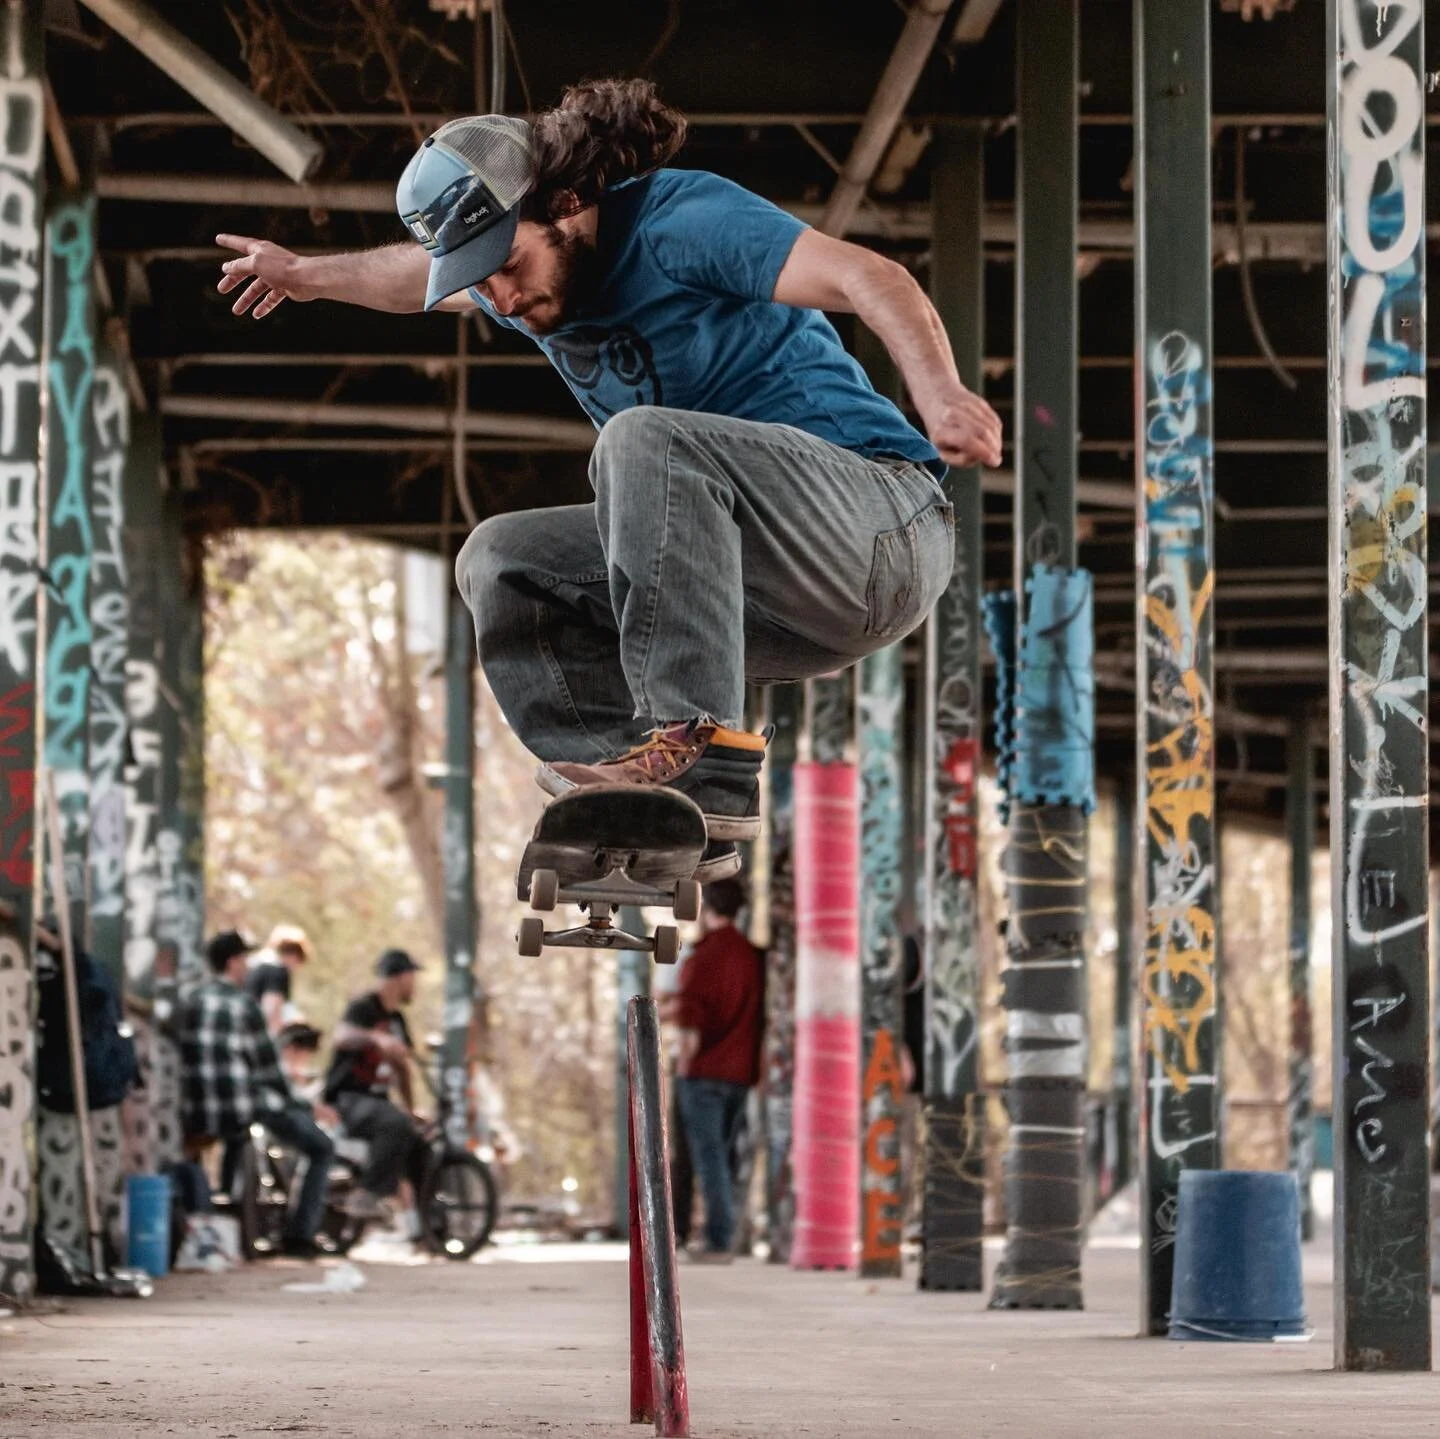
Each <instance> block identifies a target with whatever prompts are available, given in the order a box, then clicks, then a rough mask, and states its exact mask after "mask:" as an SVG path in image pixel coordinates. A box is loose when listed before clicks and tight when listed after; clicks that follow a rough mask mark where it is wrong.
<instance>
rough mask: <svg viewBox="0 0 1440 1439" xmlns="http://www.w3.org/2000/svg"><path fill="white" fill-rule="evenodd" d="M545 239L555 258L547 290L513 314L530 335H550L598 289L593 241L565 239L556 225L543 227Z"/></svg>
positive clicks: (595, 251)
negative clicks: (553, 269)
mask: <svg viewBox="0 0 1440 1439" xmlns="http://www.w3.org/2000/svg"><path fill="white" fill-rule="evenodd" d="M545 239H546V242H547V243H548V244H549V246H550V252H551V254H552V255H553V256H554V258H555V271H554V274H553V275H552V276H551V279H550V288H549V290H548V291H547V292H546V293H545V294H543V295H539V296H537V297H536V298H535V299H533V300H531V301H529V302H528V303H527V304H526V305H525V307H524V308H523V309H521V310H517V311H516V312H515V313H516V316H517V317H518V318H519V319H520V320H521V321H523V323H524V325H525V327H526V328H527V329H528V330H529V331H530V332H531V334H534V335H549V334H553V333H554V331H556V330H558V329H559V328H560V327H561V326H562V325H564V324H566V323H567V322H568V321H569V320H570V319H571V318H572V316H573V315H574V313H575V311H576V310H577V309H578V308H579V307H580V306H582V305H583V304H584V303H585V302H586V301H587V300H588V299H590V298H591V296H593V295H594V294H595V292H596V290H598V289H599V287H600V278H601V276H600V256H599V253H598V252H597V250H596V248H595V242H594V241H593V240H587V239H585V238H584V237H583V236H581V235H566V234H565V233H564V232H563V231H562V230H561V229H560V227H559V226H558V225H547V226H546V227H545Z"/></svg>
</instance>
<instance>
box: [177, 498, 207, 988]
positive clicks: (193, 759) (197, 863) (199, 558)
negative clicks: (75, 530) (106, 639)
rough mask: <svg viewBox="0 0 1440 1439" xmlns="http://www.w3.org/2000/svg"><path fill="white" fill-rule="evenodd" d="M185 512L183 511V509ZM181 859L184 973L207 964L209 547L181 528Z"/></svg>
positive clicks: (193, 975) (188, 975) (188, 977)
mask: <svg viewBox="0 0 1440 1439" xmlns="http://www.w3.org/2000/svg"><path fill="white" fill-rule="evenodd" d="M182 513H183V512H182ZM180 585H181V589H180V612H179V617H178V635H177V638H178V642H179V647H180V653H179V655H178V663H179V687H178V695H179V700H180V774H179V781H180V790H179V794H178V796H177V798H178V802H179V831H180V864H179V883H178V889H177V898H178V900H179V908H178V911H177V914H176V926H177V928H176V934H177V939H178V943H179V962H180V978H181V981H182V982H183V983H185V984H189V983H191V982H193V981H194V980H196V979H198V978H199V977H200V975H201V974H202V973H203V970H204V956H203V946H204V942H205V934H204V930H205V549H204V544H203V542H202V541H201V540H200V539H199V538H198V537H196V536H191V535H186V534H183V532H182V537H181V547H180Z"/></svg>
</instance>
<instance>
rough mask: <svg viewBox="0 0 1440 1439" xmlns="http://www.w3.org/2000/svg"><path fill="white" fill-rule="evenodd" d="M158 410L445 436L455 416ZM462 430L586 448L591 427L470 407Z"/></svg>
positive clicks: (253, 401)
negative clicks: (494, 412)
mask: <svg viewBox="0 0 1440 1439" xmlns="http://www.w3.org/2000/svg"><path fill="white" fill-rule="evenodd" d="M160 412H161V414H165V415H174V416H175V417H176V418H183V419H191V420H248V421H251V422H259V423H262V424H263V423H271V424H277V425H278V424H285V425H327V426H329V425H334V426H337V427H347V426H353V427H356V428H362V429H363V428H370V429H384V430H405V431H409V432H410V433H413V434H421V435H449V434H452V433H453V432H454V430H455V427H456V423H457V417H456V415H455V413H454V412H453V411H451V410H446V409H441V408H440V407H439V406H423V405H330V404H325V403H323V402H320V401H314V400H272V399H268V398H264V397H250V398H242V397H239V396H234V395H166V396H165V398H164V399H163V400H162V401H161V402H160ZM463 429H464V433H465V434H467V435H476V436H481V437H490V438H501V439H508V440H538V441H541V442H544V443H551V444H555V445H559V444H564V445H565V446H566V447H567V448H569V449H572V450H589V449H590V448H591V447H592V446H593V445H594V444H595V427H594V426H593V425H592V424H590V423H589V421H588V420H562V419H551V418H550V417H549V416H546V415H500V414H492V413H485V412H480V411H471V412H470V413H469V414H467V415H466V416H465V417H464V423H463Z"/></svg>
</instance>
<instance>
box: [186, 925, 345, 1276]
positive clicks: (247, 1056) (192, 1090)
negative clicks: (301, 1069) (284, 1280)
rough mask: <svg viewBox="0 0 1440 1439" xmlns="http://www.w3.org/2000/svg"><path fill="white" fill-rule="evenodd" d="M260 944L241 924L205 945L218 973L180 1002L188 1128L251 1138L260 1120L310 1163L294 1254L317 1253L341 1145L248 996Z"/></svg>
mask: <svg viewBox="0 0 1440 1439" xmlns="http://www.w3.org/2000/svg"><path fill="white" fill-rule="evenodd" d="M253 949H254V946H253V945H252V944H249V943H247V942H246V940H245V939H243V938H242V937H241V936H240V935H239V934H237V933H236V932H235V931H234V930H233V929H232V930H227V931H225V932H224V933H223V934H217V935H216V936H215V937H214V938H213V939H212V940H211V941H210V942H209V943H208V944H207V945H206V946H205V958H206V961H207V962H208V964H209V966H210V973H211V978H210V979H209V980H208V981H207V982H206V983H204V984H201V985H198V986H197V987H196V988H195V989H194V990H193V991H192V992H191V993H190V994H189V995H188V996H187V997H186V998H185V1000H184V1002H183V1003H182V1004H181V1007H180V1020H179V1033H180V1064H181V1080H180V1084H181V1111H182V1113H181V1118H182V1122H183V1124H184V1128H185V1132H186V1133H187V1134H191V1135H203V1136H208V1137H211V1138H215V1139H222V1140H227V1141H228V1140H232V1139H238V1138H241V1137H243V1136H244V1135H245V1134H246V1133H247V1131H248V1130H249V1128H250V1126H251V1125H252V1124H254V1123H256V1122H257V1121H258V1122H259V1123H260V1124H262V1125H264V1127H265V1129H266V1130H267V1131H268V1132H269V1133H270V1134H271V1135H273V1136H274V1137H275V1138H276V1139H278V1140H279V1141H280V1142H281V1143H282V1144H288V1145H290V1146H291V1147H293V1148H294V1149H297V1150H298V1151H299V1152H300V1153H301V1154H302V1155H304V1157H305V1159H306V1160H307V1161H308V1162H307V1164H306V1166H305V1180H304V1183H303V1184H302V1185H301V1187H300V1198H299V1201H298V1203H297V1204H296V1205H295V1207H294V1209H293V1210H292V1212H291V1214H290V1217H289V1221H288V1223H287V1226H286V1231H285V1239H284V1248H285V1252H286V1253H287V1254H296V1255H300V1256H302V1257H311V1256H313V1255H314V1254H315V1253H317V1252H318V1251H317V1250H316V1247H315V1234H316V1232H317V1231H318V1230H319V1228H320V1223H321V1220H322V1219H323V1218H324V1214H325V1193H326V1187H327V1185H328V1182H329V1178H330V1156H331V1155H332V1154H333V1153H334V1151H335V1146H334V1145H333V1144H332V1143H331V1142H330V1139H329V1136H328V1135H326V1134H325V1133H323V1132H322V1131H321V1129H320V1128H319V1126H318V1125H317V1124H316V1123H315V1118H314V1115H313V1114H312V1112H311V1109H310V1106H309V1105H308V1104H306V1103H305V1102H304V1101H303V1100H301V1099H298V1098H296V1096H295V1095H294V1094H293V1093H292V1092H291V1089H290V1085H289V1083H288V1082H287V1080H286V1078H285V1075H284V1072H283V1071H282V1070H281V1068H280V1061H279V1059H278V1057H277V1056H276V1053H275V1045H274V1044H273V1043H272V1042H271V1039H270V1036H269V1034H268V1033H267V1032H266V1029H265V1020H264V1017H263V1016H262V1015H261V1013H260V1007H259V1006H258V1005H257V1004H256V1003H255V1001H254V1000H253V999H251V998H250V996H249V995H248V994H246V993H245V990H244V987H243V986H244V983H245V968H246V965H245V960H246V956H247V955H249V954H250V952H251V951H252V950H253Z"/></svg>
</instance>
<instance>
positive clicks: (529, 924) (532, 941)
mask: <svg viewBox="0 0 1440 1439" xmlns="http://www.w3.org/2000/svg"><path fill="white" fill-rule="evenodd" d="M519 939H520V953H521V954H523V955H524V956H525V958H526V959H535V958H537V957H538V956H539V955H540V954H542V953H543V952H544V949H545V921H544V920H543V919H535V918H534V917H533V916H531V915H526V916H525V918H524V919H522V920H521V921H520V935H519Z"/></svg>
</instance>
